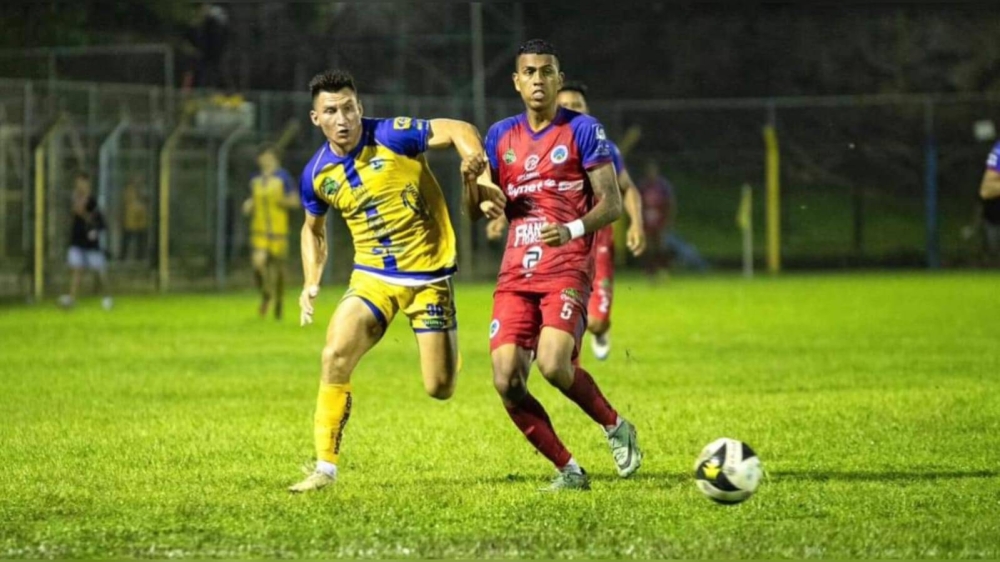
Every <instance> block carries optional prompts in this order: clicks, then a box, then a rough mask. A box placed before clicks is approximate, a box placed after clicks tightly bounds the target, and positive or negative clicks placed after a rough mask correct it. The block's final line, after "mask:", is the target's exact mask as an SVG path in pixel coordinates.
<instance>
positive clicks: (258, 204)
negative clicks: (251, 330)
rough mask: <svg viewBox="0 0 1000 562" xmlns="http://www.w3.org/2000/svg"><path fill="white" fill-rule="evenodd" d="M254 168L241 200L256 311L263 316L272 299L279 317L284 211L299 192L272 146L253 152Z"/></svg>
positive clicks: (285, 236) (285, 248)
mask: <svg viewBox="0 0 1000 562" xmlns="http://www.w3.org/2000/svg"><path fill="white" fill-rule="evenodd" d="M257 168H258V170H259V172H258V173H257V174H256V175H255V176H254V177H253V178H251V180H250V197H249V198H247V200H246V201H244V202H243V214H244V215H247V216H249V217H250V248H251V252H252V253H251V263H252V265H253V271H254V281H255V282H256V283H257V287H258V288H259V289H260V293H261V300H260V308H259V310H258V312H259V314H260V316H261V317H264V316H267V312H268V308H269V306H270V304H271V301H272V300H273V301H274V317H275V319H278V320H280V319H281V315H282V294H283V293H284V289H285V262H286V261H287V258H288V210H289V209H294V208H297V207H299V195H298V192H297V191H296V186H295V181H294V180H292V176H291V175H290V174H289V173H288V171H286V170H285V169H284V168H282V167H281V161H280V160H279V159H278V150H277V149H276V148H275V147H273V146H270V145H268V146H265V147H263V148H262V149H261V150H260V151H259V152H258V153H257Z"/></svg>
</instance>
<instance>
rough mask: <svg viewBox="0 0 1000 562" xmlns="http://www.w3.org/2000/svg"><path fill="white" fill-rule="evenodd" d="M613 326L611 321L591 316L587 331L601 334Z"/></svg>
mask: <svg viewBox="0 0 1000 562" xmlns="http://www.w3.org/2000/svg"><path fill="white" fill-rule="evenodd" d="M610 328H611V322H609V321H608V320H602V319H599V318H591V319H590V320H588V321H587V331H588V332H590V333H591V334H597V335H601V334H603V333H604V332H607V331H608V330H609V329H610Z"/></svg>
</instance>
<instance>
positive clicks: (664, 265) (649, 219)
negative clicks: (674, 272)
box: [639, 160, 708, 278]
mask: <svg viewBox="0 0 1000 562" xmlns="http://www.w3.org/2000/svg"><path fill="white" fill-rule="evenodd" d="M639 193H641V194H642V216H643V228H644V229H645V231H646V240H647V244H648V249H647V251H646V259H645V260H644V261H645V269H646V274H647V275H649V276H650V277H651V278H655V277H656V276H657V275H658V274H659V272H660V270H661V269H669V268H670V265H671V262H672V260H674V259H676V260H677V262H678V263H679V264H680V265H682V266H684V267H687V268H690V269H694V270H696V271H705V270H706V269H708V262H707V261H705V258H703V257H702V256H701V254H700V253H699V252H698V249H697V248H695V247H694V246H693V245H692V244H689V243H688V242H687V241H685V240H684V239H683V238H681V236H680V235H679V234H678V233H677V228H676V222H677V193H676V191H675V190H674V186H673V184H671V183H670V181H669V180H667V178H665V177H664V176H663V175H662V174H661V173H660V165H659V163H657V162H656V161H655V160H649V161H648V162H646V168H645V173H644V175H643V178H642V181H641V182H640V184H639Z"/></svg>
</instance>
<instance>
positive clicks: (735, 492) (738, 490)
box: [694, 437, 761, 504]
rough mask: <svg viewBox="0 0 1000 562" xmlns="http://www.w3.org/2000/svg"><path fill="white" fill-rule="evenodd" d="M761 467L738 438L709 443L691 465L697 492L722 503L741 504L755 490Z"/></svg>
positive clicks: (753, 454) (755, 456) (751, 451)
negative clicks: (699, 491) (692, 465)
mask: <svg viewBox="0 0 1000 562" xmlns="http://www.w3.org/2000/svg"><path fill="white" fill-rule="evenodd" d="M760 477H761V466H760V459H759V458H757V453H754V452H753V449H751V448H750V446H749V445H747V444H746V443H744V442H742V441H739V440H738V439H729V438H727V437H723V438H721V439H716V440H715V441H712V442H711V443H709V444H708V445H707V446H706V447H705V448H704V449H702V451H701V454H700V455H698V460H697V461H695V463H694V478H695V484H697V485H698V489H699V490H701V491H702V493H703V494H705V495H706V496H708V497H709V498H711V499H713V500H715V501H717V502H719V503H724V504H734V503H740V502H741V501H744V500H746V499H747V498H749V497H750V496H752V495H753V493H754V492H755V491H756V490H757V485H758V484H760Z"/></svg>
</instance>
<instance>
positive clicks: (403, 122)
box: [392, 117, 412, 131]
mask: <svg viewBox="0 0 1000 562" xmlns="http://www.w3.org/2000/svg"><path fill="white" fill-rule="evenodd" d="M411 121H412V120H411V119H410V118H409V117H397V118H396V120H395V121H393V122H392V128H393V129H396V130H398V131H403V130H406V129H409V128H410V122H411Z"/></svg>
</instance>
